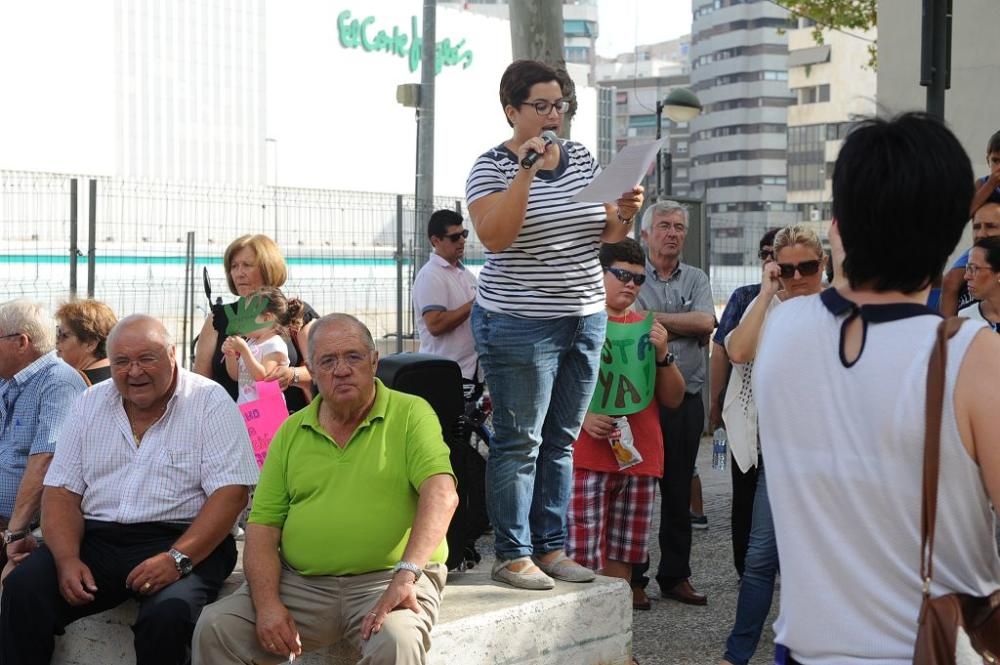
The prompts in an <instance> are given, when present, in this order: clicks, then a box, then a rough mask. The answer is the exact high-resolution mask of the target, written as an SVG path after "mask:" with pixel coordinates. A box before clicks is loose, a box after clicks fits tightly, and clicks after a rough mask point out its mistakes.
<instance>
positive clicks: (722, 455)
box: [712, 427, 729, 471]
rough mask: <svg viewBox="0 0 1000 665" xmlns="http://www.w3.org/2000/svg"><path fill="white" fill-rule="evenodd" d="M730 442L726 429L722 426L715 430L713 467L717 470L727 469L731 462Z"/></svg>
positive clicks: (713, 437)
mask: <svg viewBox="0 0 1000 665" xmlns="http://www.w3.org/2000/svg"><path fill="white" fill-rule="evenodd" d="M728 458H729V442H728V439H727V438H726V430H724V429H722V428H721V427H720V428H718V429H717V430H715V433H714V434H713V435H712V468H713V469H715V470H716V471H725V470H726V464H728V462H729V459H728Z"/></svg>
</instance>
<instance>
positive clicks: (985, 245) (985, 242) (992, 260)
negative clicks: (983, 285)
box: [972, 236, 1000, 272]
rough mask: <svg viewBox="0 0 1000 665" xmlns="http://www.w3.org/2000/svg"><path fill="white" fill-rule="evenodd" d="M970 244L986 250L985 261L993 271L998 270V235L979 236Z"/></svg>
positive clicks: (999, 251)
mask: <svg viewBox="0 0 1000 665" xmlns="http://www.w3.org/2000/svg"><path fill="white" fill-rule="evenodd" d="M972 246H973V247H978V248H979V249H981V250H983V251H984V252H986V262H987V263H989V264H990V268H992V269H993V272H1000V237H998V236H991V237H989V238H980V239H979V240H977V241H976V242H975V244H974V245H972Z"/></svg>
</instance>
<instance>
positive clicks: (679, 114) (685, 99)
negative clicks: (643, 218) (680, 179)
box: [656, 88, 701, 199]
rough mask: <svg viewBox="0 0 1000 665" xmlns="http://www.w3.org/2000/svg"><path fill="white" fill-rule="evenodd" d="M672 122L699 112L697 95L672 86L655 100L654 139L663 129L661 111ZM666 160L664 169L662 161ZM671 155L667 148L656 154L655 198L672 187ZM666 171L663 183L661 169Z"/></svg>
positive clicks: (683, 120)
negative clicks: (665, 178)
mask: <svg viewBox="0 0 1000 665" xmlns="http://www.w3.org/2000/svg"><path fill="white" fill-rule="evenodd" d="M664 112H666V114H667V117H668V118H670V119H671V120H673V121H674V122H688V121H689V120H693V119H694V118H695V117H697V116H698V114H699V113H701V101H700V100H699V99H698V96H697V95H696V94H694V93H693V92H691V91H690V90H688V89H687V88H674V89H673V90H671V91H670V94H668V95H667V97H666V99H664V100H662V101H661V100H659V99H658V100H656V140H657V141H659V140H660V137H661V136H662V130H663V113H664ZM664 160H666V162H667V166H666V169H664V168H663V161H664ZM672 160H673V158H672V156H671V154H670V151H669V150H666V151H664V150H662V149H661V150H660V152H659V153H658V154H657V155H656V198H657V199H661V198H663V197H664V195H667V196H669V195H670V190H671V189H672V180H673V178H672V177H671V172H672V171H673V165H672ZM664 170H666V172H667V184H666V185H664V183H663V175H662V173H663V171H664Z"/></svg>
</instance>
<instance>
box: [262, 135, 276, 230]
mask: <svg viewBox="0 0 1000 665" xmlns="http://www.w3.org/2000/svg"><path fill="white" fill-rule="evenodd" d="M264 143H265V144H268V143H270V144H271V147H272V148H273V149H274V160H273V164H274V170H273V171H272V176H271V183H272V185H271V207H273V208H274V242H278V139H271V138H265V139H264Z"/></svg>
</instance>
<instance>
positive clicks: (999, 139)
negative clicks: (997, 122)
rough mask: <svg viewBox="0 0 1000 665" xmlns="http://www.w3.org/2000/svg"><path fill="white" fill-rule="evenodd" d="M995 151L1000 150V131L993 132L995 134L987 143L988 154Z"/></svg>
mask: <svg viewBox="0 0 1000 665" xmlns="http://www.w3.org/2000/svg"><path fill="white" fill-rule="evenodd" d="M994 152H1000V131H996V132H993V136H991V137H990V140H989V141H988V142H987V143H986V154H987V155H991V154H993V153H994Z"/></svg>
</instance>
